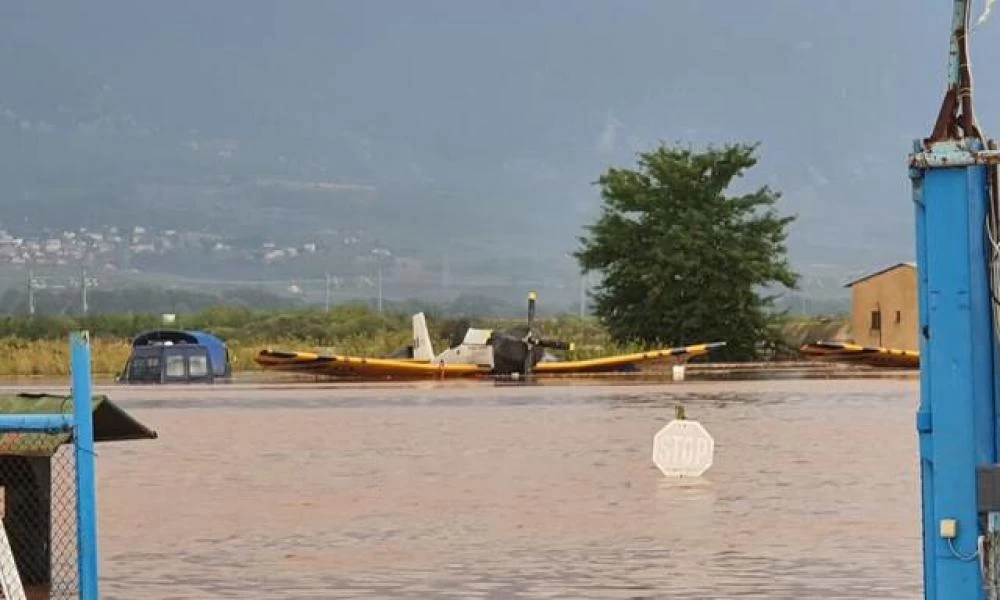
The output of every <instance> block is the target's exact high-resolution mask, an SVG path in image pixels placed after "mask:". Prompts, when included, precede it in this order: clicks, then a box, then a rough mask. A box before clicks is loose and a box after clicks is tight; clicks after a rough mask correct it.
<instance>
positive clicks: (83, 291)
mask: <svg viewBox="0 0 1000 600" xmlns="http://www.w3.org/2000/svg"><path fill="white" fill-rule="evenodd" d="M80 306H81V308H82V309H83V314H87V269H80Z"/></svg>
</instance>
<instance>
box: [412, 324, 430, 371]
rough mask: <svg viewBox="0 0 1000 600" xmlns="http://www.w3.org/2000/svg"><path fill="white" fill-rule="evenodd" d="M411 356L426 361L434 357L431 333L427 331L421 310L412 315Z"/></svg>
mask: <svg viewBox="0 0 1000 600" xmlns="http://www.w3.org/2000/svg"><path fill="white" fill-rule="evenodd" d="M413 358H414V359H416V360H426V361H431V360H433V359H434V348H433V347H432V346H431V334H430V333H429V332H428V331H427V319H425V318H424V313H422V312H421V313H417V314H415V315H413Z"/></svg>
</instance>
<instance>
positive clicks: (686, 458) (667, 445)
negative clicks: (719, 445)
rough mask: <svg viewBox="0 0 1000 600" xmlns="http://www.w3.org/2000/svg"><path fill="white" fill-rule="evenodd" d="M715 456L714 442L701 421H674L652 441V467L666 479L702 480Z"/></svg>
mask: <svg viewBox="0 0 1000 600" xmlns="http://www.w3.org/2000/svg"><path fill="white" fill-rule="evenodd" d="M714 455H715V440H714V439H712V436H711V435H710V434H709V433H708V431H706V430H705V428H704V427H702V425H701V423H699V422H698V421H688V420H687V419H674V420H673V421H671V422H669V423H667V424H666V425H665V426H664V427H663V429H661V430H660V431H658V432H657V433H656V436H655V437H654V438H653V463H655V464H656V466H657V467H658V468H659V469H660V471H663V474H664V475H666V476H667V477H701V476H702V475H703V474H704V473H705V471H707V470H708V469H709V468H710V467H711V466H712V460H713V458H714Z"/></svg>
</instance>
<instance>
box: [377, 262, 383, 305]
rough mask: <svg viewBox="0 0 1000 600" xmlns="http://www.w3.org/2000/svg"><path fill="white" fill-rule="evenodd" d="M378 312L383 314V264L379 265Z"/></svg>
mask: <svg viewBox="0 0 1000 600" xmlns="http://www.w3.org/2000/svg"><path fill="white" fill-rule="evenodd" d="M378 312H379V314H382V262H381V261H379V263H378Z"/></svg>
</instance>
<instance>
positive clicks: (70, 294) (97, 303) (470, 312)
mask: <svg viewBox="0 0 1000 600" xmlns="http://www.w3.org/2000/svg"><path fill="white" fill-rule="evenodd" d="M376 303H377V301H376V299H375V298H374V297H373V298H370V299H368V300H367V301H357V300H355V301H353V302H351V303H350V304H352V305H356V304H363V305H366V306H368V307H369V308H375V306H376ZM29 306H30V302H29V297H28V293H27V292H26V291H25V290H24V289H23V288H8V289H7V290H6V291H4V292H3V294H0V314H6V315H28V314H30V310H29ZM220 306H221V307H245V308H254V309H259V310H269V311H278V310H299V309H308V308H310V307H312V308H317V305H316V304H308V303H306V302H305V301H303V300H302V299H301V298H299V297H295V296H291V295H282V294H276V293H274V292H271V291H268V290H265V289H259V288H240V289H233V290H227V291H196V290H191V289H179V288H164V287H156V286H134V287H124V288H115V289H100V288H95V289H90V290H88V291H87V315H105V314H111V315H121V314H131V313H142V314H149V315H154V314H157V315H158V314H163V313H174V314H191V313H198V312H203V311H207V310H211V309H216V308H218V307H220ZM34 307H35V315H36V316H79V315H81V314H83V298H82V293H81V290H80V289H56V290H49V289H39V290H35V292H34ZM383 307H384V309H385V310H387V311H389V312H402V313H406V314H413V313H415V312H420V311H423V312H426V313H432V312H433V313H441V314H447V315H452V316H464V317H514V316H520V315H521V314H522V313H523V312H525V310H526V309H525V308H524V307H523V306H521V305H516V304H514V303H511V302H505V301H503V300H498V299H496V298H492V297H490V296H486V295H480V294H460V295H458V296H457V297H455V298H454V299H452V300H451V301H450V302H437V303H435V302H424V301H421V300H415V299H410V300H389V299H386V300H385V301H384V302H383ZM551 308H553V307H551V306H548V305H544V306H540V307H539V309H540V310H539V312H540V314H545V313H547V312H549V313H550V314H551V311H550V310H549V309H551Z"/></svg>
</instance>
